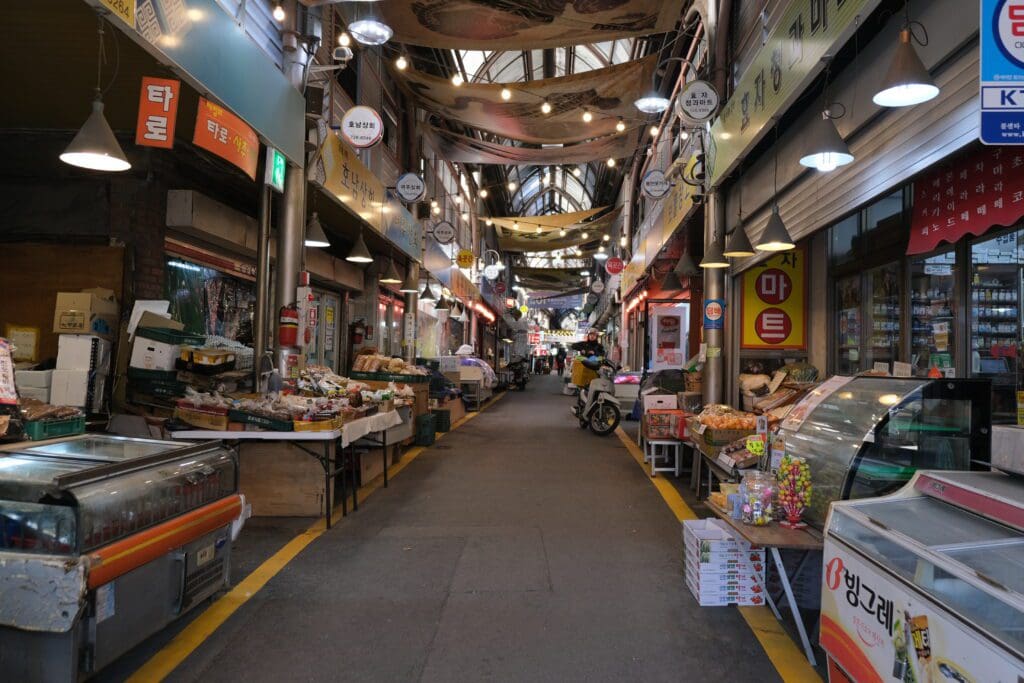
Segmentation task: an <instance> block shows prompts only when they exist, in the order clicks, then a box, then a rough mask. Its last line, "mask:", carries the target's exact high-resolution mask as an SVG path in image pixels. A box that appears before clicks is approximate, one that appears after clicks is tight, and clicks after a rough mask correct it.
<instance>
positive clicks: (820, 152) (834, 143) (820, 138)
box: [800, 113, 853, 172]
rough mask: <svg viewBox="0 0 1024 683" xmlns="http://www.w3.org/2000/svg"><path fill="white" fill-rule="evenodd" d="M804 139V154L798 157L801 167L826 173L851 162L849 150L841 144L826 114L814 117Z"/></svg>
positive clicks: (836, 131) (841, 139)
mask: <svg viewBox="0 0 1024 683" xmlns="http://www.w3.org/2000/svg"><path fill="white" fill-rule="evenodd" d="M804 139H805V140H806V144H805V145H804V154H803V156H801V157H800V164H801V165H803V166H807V167H808V168H816V169H818V170H819V171H823V172H827V171H834V170H836V168H838V167H839V166H845V165H846V164H848V163H850V162H852V161H853V155H852V154H850V148H849V147H847V145H846V143H845V142H843V138H842V137H840V135H839V131H838V130H836V124H835V123H834V122H833V121H832V119H831V118H829V115H828V114H827V113H822V115H821V116H820V117H815V119H814V123H812V124H811V126H810V128H809V129H808V130H807V131H806V134H805V135H804Z"/></svg>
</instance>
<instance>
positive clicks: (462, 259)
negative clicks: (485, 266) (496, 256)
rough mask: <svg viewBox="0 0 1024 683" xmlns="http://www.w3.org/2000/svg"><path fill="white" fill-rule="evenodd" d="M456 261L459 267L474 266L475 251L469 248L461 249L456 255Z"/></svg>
mask: <svg viewBox="0 0 1024 683" xmlns="http://www.w3.org/2000/svg"><path fill="white" fill-rule="evenodd" d="M455 263H456V264H458V266H459V268H472V267H473V252H471V251H470V250H469V249H459V254H458V256H456V257H455Z"/></svg>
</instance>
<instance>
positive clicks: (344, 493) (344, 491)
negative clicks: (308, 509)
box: [335, 446, 348, 517]
mask: <svg viewBox="0 0 1024 683" xmlns="http://www.w3.org/2000/svg"><path fill="white" fill-rule="evenodd" d="M335 452H337V446H335ZM335 464H337V459H335ZM335 473H336V474H338V473H340V474H341V516H342V517H345V516H347V515H348V476H347V474H346V472H345V447H344V446H342V447H341V466H340V467H338V468H337V470H336V472H335Z"/></svg>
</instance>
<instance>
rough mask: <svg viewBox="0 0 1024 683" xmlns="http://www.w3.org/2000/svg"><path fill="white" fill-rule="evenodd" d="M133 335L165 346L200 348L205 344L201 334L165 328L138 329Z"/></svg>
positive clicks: (204, 338)
mask: <svg viewBox="0 0 1024 683" xmlns="http://www.w3.org/2000/svg"><path fill="white" fill-rule="evenodd" d="M135 335H136V336H137V337H142V338H144V339H152V340H153V341H158V342H163V343H165V344H178V345H179V346H202V345H203V344H205V343H206V337H204V336H203V335H201V334H192V333H190V332H182V331H181V330H172V329H170V328H166V327H140V328H138V329H137V330H135Z"/></svg>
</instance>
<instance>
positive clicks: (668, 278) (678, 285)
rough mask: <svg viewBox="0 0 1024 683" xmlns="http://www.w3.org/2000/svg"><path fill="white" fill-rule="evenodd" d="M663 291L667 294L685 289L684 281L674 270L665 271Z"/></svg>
mask: <svg viewBox="0 0 1024 683" xmlns="http://www.w3.org/2000/svg"><path fill="white" fill-rule="evenodd" d="M661 291H662V292H664V293H666V294H671V293H675V292H681V291H683V283H682V282H680V281H679V276H678V275H676V272H675V271H674V270H670V271H668V272H667V273H665V277H664V278H662V280H661Z"/></svg>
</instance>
